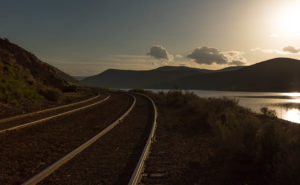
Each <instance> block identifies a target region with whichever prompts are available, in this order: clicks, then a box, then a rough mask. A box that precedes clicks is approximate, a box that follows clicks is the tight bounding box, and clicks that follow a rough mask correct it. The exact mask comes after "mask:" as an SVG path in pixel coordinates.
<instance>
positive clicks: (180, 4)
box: [0, 0, 300, 76]
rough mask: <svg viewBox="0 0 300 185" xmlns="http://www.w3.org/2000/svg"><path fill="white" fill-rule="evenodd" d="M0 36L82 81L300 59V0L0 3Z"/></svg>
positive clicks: (17, 0) (32, 0) (13, 0)
mask: <svg viewBox="0 0 300 185" xmlns="http://www.w3.org/2000/svg"><path fill="white" fill-rule="evenodd" d="M0 5H1V6H0V37H2V38H4V37H5V38H8V39H9V40H10V41H11V42H13V43H16V44H18V45H20V46H21V47H23V48H25V49H26V50H28V51H30V52H32V53H34V54H35V55H36V56H37V57H39V58H40V59H41V60H42V61H45V62H47V63H49V64H51V65H54V66H56V67H57V68H59V69H61V70H63V71H65V72H67V73H69V74H71V75H76V76H88V75H94V74H98V73H100V72H102V71H104V70H106V69H109V68H116V69H133V70H147V69H153V68H157V67H160V66H163V65H174V66H179V65H184V66H189V67H198V68H207V69H220V68H224V67H228V66H236V65H252V64H254V63H257V62H261V61H263V60H267V59H271V58H275V57H290V58H296V59H300V49H299V48H300V24H299V20H300V11H298V10H299V9H300V0H284V1H283V0H251V1H247V0H226V1H224V0H126V1H125V0H84V1H83V0H72V1H71V0H26V1H24V0H0Z"/></svg>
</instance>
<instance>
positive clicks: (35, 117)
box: [0, 95, 110, 134]
mask: <svg viewBox="0 0 300 185" xmlns="http://www.w3.org/2000/svg"><path fill="white" fill-rule="evenodd" d="M109 98H110V95H107V96H106V97H104V96H103V95H102V96H101V95H97V96H95V97H92V98H89V99H87V100H83V101H80V102H76V103H72V104H68V105H63V106H59V107H53V108H49V109H45V110H42V111H37V112H33V113H28V114H23V115H19V116H15V117H11V118H6V119H3V120H0V134H1V133H5V132H8V131H13V130H17V129H21V128H25V127H29V126H32V125H35V124H39V123H42V122H45V121H48V120H51V119H54V118H58V117H60V116H64V115H67V114H71V113H74V112H77V111H80V110H83V109H86V108H89V107H92V106H95V105H98V104H101V103H103V102H105V101H107V100H108V99H109Z"/></svg>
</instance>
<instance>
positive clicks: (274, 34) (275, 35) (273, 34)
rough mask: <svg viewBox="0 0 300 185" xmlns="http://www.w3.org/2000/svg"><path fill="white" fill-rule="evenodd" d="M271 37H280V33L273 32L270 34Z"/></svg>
mask: <svg viewBox="0 0 300 185" xmlns="http://www.w3.org/2000/svg"><path fill="white" fill-rule="evenodd" d="M270 37H271V38H278V37H279V35H278V34H276V33H272V34H271V35H270Z"/></svg>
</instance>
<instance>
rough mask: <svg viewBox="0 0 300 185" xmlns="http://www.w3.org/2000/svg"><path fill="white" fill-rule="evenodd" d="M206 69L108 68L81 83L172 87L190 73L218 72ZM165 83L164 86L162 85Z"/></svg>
mask: <svg viewBox="0 0 300 185" xmlns="http://www.w3.org/2000/svg"><path fill="white" fill-rule="evenodd" d="M240 68H241V67H230V68H225V69H222V70H225V71H233V70H237V69H240ZM222 70H218V71H213V70H207V69H198V68H190V67H185V66H163V67H159V68H157V69H153V70H145V71H133V70H118V69H108V70H106V71H104V72H103V73H100V74H98V75H95V76H91V77H87V78H85V79H83V80H82V82H83V83H85V84H87V85H89V86H95V87H109V88H124V89H126V88H154V87H159V88H174V87H177V81H179V80H180V79H182V78H184V77H188V76H191V75H200V74H208V73H213V72H220V71H222ZM162 84H164V85H166V86H165V87H164V85H162Z"/></svg>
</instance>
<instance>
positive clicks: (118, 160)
mask: <svg viewBox="0 0 300 185" xmlns="http://www.w3.org/2000/svg"><path fill="white" fill-rule="evenodd" d="M135 96H136V105H135V107H134V108H133V110H132V111H131V112H130V114H129V115H128V116H127V117H126V118H125V119H124V120H123V122H122V123H120V124H118V125H117V126H116V127H115V128H113V129H112V130H111V131H110V132H108V133H107V134H106V135H104V136H102V137H101V139H99V140H97V141H96V142H95V143H94V144H92V145H91V146H89V147H88V148H87V149H86V150H84V151H82V152H81V153H80V154H78V155H77V156H76V157H74V158H73V159H72V160H70V161H69V162H68V163H66V164H64V165H63V166H61V168H59V169H58V170H56V171H54V172H53V173H52V174H51V175H50V176H48V177H47V178H45V179H44V180H42V181H41V182H40V183H39V184H72V185H76V184H128V183H129V182H130V179H131V178H132V174H134V171H135V169H136V165H137V164H138V162H139V160H140V158H141V154H142V153H143V150H144V148H145V144H146V143H147V141H148V139H149V134H150V133H152V132H151V130H152V128H153V122H154V121H155V117H154V114H155V113H154V109H153V106H154V104H152V102H151V101H149V99H147V98H145V97H144V96H141V95H135ZM150 139H151V138H150ZM147 146H148V145H147ZM135 175H136V174H135ZM25 184H26V183H25ZM29 184H30V183H29Z"/></svg>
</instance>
